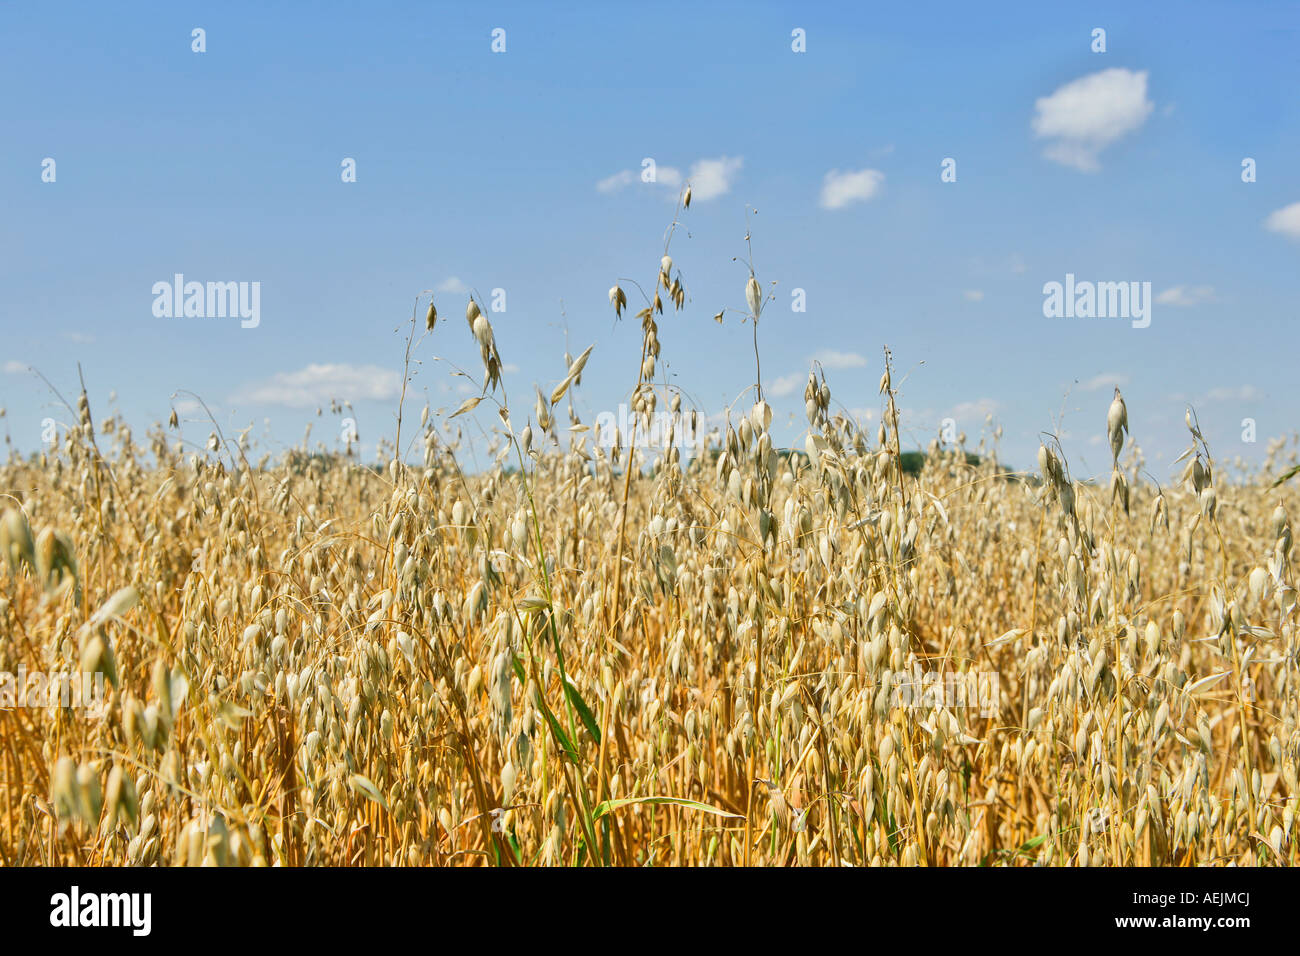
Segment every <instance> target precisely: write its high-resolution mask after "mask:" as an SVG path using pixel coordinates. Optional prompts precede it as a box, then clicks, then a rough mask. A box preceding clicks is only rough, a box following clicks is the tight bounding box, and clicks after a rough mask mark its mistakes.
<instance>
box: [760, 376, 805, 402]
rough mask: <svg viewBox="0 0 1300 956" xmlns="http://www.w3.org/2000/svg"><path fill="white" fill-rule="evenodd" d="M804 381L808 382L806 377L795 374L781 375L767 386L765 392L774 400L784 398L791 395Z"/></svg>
mask: <svg viewBox="0 0 1300 956" xmlns="http://www.w3.org/2000/svg"><path fill="white" fill-rule="evenodd" d="M806 381H808V376H806V375H801V374H799V373H798V372H795V373H794V374H793V375H782V376H781V377H780V378H778V379H777V380H776V381H775V382H773V383H772V384H771V385H769V386H768V387H767V390H768V391H769V392H770V393H771V394H772V395H774V396H775V397H776V398H785V397H786V396H787V395H793V394H794V392H795V389H797V388H798V387H799V386H800V385H802V384H803V383H804V382H806Z"/></svg>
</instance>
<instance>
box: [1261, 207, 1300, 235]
mask: <svg viewBox="0 0 1300 956" xmlns="http://www.w3.org/2000/svg"><path fill="white" fill-rule="evenodd" d="M1264 228H1265V229H1267V230H1269V231H1270V232H1280V233H1282V235H1284V236H1289V237H1290V238H1292V239H1300V202H1293V203H1292V204H1291V205H1289V206H1283V207H1282V208H1281V209H1277V210H1274V211H1273V212H1272V213H1270V214H1269V217H1268V218H1267V219H1265V220H1264Z"/></svg>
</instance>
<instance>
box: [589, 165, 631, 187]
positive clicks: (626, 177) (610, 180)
mask: <svg viewBox="0 0 1300 956" xmlns="http://www.w3.org/2000/svg"><path fill="white" fill-rule="evenodd" d="M634 182H636V173H634V172H632V170H630V169H624V170H622V171H621V172H617V173H615V174H614V175H613V176H606V177H605V178H604V179H602V180H600V181H599V182H597V183H596V191H597V192H601V193H612V192H617V191H618V190H620V189H622V188H623V187H624V186H631V185H632V184H633V183H634Z"/></svg>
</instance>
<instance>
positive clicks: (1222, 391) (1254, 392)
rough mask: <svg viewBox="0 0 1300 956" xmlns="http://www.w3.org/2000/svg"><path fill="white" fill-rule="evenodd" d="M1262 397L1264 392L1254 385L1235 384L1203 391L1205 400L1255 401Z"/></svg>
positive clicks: (1204, 402)
mask: <svg viewBox="0 0 1300 956" xmlns="http://www.w3.org/2000/svg"><path fill="white" fill-rule="evenodd" d="M1263 397H1264V393H1263V392H1262V391H1260V390H1259V389H1258V388H1256V387H1255V386H1254V385H1236V386H1232V387H1228V386H1222V385H1221V386H1219V387H1218V388H1212V389H1210V390H1209V391H1208V392H1206V393H1205V401H1203V402H1200V403H1199V404H1202V405H1203V404H1206V402H1257V401H1259V400H1260V399H1261V398H1263Z"/></svg>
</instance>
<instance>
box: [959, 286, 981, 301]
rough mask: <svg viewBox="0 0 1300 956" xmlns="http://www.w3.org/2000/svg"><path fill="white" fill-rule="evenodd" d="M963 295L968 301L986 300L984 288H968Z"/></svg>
mask: <svg viewBox="0 0 1300 956" xmlns="http://www.w3.org/2000/svg"><path fill="white" fill-rule="evenodd" d="M962 296H963V297H964V298H965V299H966V301H967V302H982V301H984V290H983V289H967V290H966V291H965V292H963V293H962Z"/></svg>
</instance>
